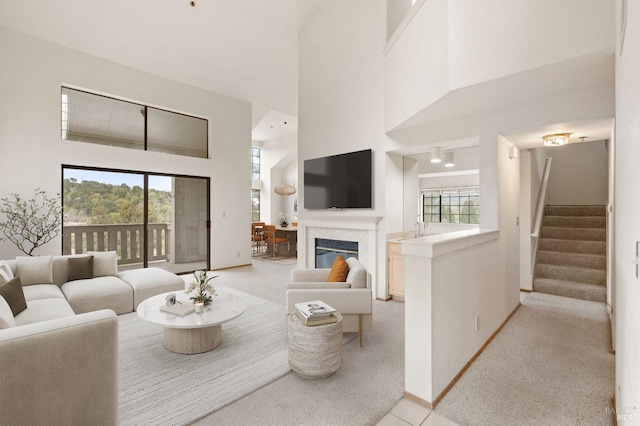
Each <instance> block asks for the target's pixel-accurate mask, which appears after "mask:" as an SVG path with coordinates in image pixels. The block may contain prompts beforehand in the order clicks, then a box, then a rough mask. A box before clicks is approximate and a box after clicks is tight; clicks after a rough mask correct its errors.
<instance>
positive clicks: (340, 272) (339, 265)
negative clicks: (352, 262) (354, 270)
mask: <svg viewBox="0 0 640 426" xmlns="http://www.w3.org/2000/svg"><path fill="white" fill-rule="evenodd" d="M348 273H349V264H348V263H347V262H346V261H345V260H344V258H343V257H342V256H340V255H338V256H336V259H335V260H334V261H333V266H331V271H330V272H329V282H330V283H341V282H345V280H346V279H347V274H348Z"/></svg>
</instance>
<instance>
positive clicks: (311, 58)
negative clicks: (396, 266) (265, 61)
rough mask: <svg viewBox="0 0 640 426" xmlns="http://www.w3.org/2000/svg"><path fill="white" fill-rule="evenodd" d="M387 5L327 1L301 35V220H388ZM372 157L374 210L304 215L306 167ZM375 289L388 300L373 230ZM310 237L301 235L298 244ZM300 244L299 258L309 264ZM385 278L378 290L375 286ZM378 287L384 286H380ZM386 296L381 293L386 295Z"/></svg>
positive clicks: (381, 234)
mask: <svg viewBox="0 0 640 426" xmlns="http://www.w3.org/2000/svg"><path fill="white" fill-rule="evenodd" d="M385 10H386V3H385V1H384V0H352V1H349V2H344V1H339V0H325V1H323V2H321V5H320V7H319V8H318V10H317V13H316V14H315V15H314V16H313V17H312V19H311V20H310V21H309V22H308V23H307V25H306V26H305V27H304V28H302V30H301V31H300V41H299V45H300V54H299V61H300V62H299V64H300V65H299V102H298V110H299V111H298V112H299V117H300V119H299V122H298V177H299V179H298V182H299V186H300V193H299V216H300V222H301V224H303V223H304V217H305V215H307V216H308V217H309V216H314V217H316V216H321V217H325V218H333V219H339V218H344V217H351V218H354V217H366V218H371V217H378V218H379V217H383V216H384V212H385V186H386V182H385V167H386V164H387V156H386V154H385V150H384V149H383V146H384V142H385V140H386V136H385V134H384V87H385V83H384V64H383V56H382V50H383V48H384V45H385V29H386V16H385ZM369 148H371V149H372V150H373V175H374V179H373V191H374V192H373V208H371V209H346V210H344V211H324V210H314V211H309V210H305V209H304V187H303V180H304V176H303V171H304V163H303V162H304V160H307V159H311V158H317V157H322V156H325V155H333V154H340V153H345V152H351V151H357V150H362V149H369ZM376 226H377V227H378V228H379V229H378V230H377V232H378V238H377V242H376V244H377V247H376V248H375V253H376V264H375V265H369V266H368V270H369V272H371V274H372V277H371V278H372V285H373V288H374V291H376V292H378V297H384V294H383V293H384V292H386V285H384V284H385V281H384V277H385V275H386V266H385V265H386V259H385V243H386V240H385V235H386V233H385V231H384V224H383V221H382V222H380V224H379V225H378V224H377V225H376ZM303 235H305V234H304V233H300V234H299V236H303ZM305 246H306V245H305V244H299V246H298V248H299V257H300V256H302V257H303V258H306V252H305V250H306V247H305ZM378 277H380V282H379V281H378V279H379V278H378ZM379 284H380V285H379ZM381 292H382V293H381Z"/></svg>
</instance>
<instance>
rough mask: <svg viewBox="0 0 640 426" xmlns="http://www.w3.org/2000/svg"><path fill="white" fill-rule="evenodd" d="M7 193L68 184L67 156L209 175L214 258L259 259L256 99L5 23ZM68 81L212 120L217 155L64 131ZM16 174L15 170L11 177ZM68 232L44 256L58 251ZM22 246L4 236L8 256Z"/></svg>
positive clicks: (1, 128)
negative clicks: (116, 143)
mask: <svg viewBox="0 0 640 426" xmlns="http://www.w3.org/2000/svg"><path fill="white" fill-rule="evenodd" d="M0 56H1V57H2V58H3V60H2V67H0V93H2V102H1V103H0V117H1V118H0V120H1V122H0V141H1V142H2V155H1V156H0V169H1V170H2V174H3V176H4V179H3V181H2V184H1V187H0V193H1V194H2V195H6V194H7V193H10V192H17V193H20V194H32V193H33V190H34V188H36V187H41V188H42V189H44V190H46V191H47V192H48V193H49V194H50V195H52V194H55V193H56V192H59V191H60V190H61V185H62V169H61V165H62V164H68V165H78V166H92V167H105V168H116V169H125V170H140V171H148V172H159V173H174V174H183V175H192V176H208V177H210V178H211V221H212V226H211V265H212V267H214V268H216V267H226V266H234V265H239V264H246V263H249V262H250V261H251V251H250V250H251V248H250V241H249V239H248V238H247V226H248V225H247V224H248V222H250V220H251V203H250V198H249V196H248V194H249V193H250V191H249V189H250V185H251V182H250V173H249V170H250V164H251V163H250V150H249V147H250V144H251V105H250V104H248V103H246V102H241V101H238V100H234V99H231V98H228V97H224V96H220V95H217V94H215V93H211V92H207V91H204V90H201V89H197V88H194V87H191V86H187V85H184V84H181V83H177V82H175V81H170V80H167V79H164V78H160V77H156V76H154V75H151V74H148V73H145V72H140V71H136V70H134V69H132V68H128V67H125V66H122V65H118V64H115V63H113V62H109V61H106V60H102V59H99V58H96V57H93V56H90V55H86V54H83V53H80V52H77V51H74V50H71V49H67V48H64V47H60V46H57V45H54V44H51V43H48V42H44V41H41V40H38V39H35V38H32V37H28V36H25V35H22V34H20V33H17V32H14V31H11V30H7V29H3V28H0ZM61 84H69V85H73V86H77V87H82V88H86V89H90V90H94V91H97V92H100V93H105V94H111V95H113V96H117V97H122V98H126V99H130V100H134V101H138V102H142V103H145V104H148V105H153V106H160V107H163V108H167V109H170V110H175V111H178V112H186V113H190V114H194V115H198V116H202V117H206V118H208V119H209V156H210V159H201V158H191V157H185V156H178V155H169V154H163V153H156V152H145V151H137V150H131V149H125V148H116V147H109V146H101V145H95V144H90V143H82V142H72V141H65V140H61V139H60V86H61ZM9 176H10V177H11V178H8V177H9ZM60 252H61V239H60V237H58V238H57V239H56V240H54V241H52V242H50V243H49V244H47V245H46V246H44V247H43V248H42V250H40V251H38V253H37V254H59V253H60ZM16 254H18V252H17V251H16V250H15V249H14V248H13V246H12V245H11V244H9V243H7V242H3V243H1V244H0V258H8V257H13V256H14V255H16Z"/></svg>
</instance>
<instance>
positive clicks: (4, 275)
mask: <svg viewBox="0 0 640 426" xmlns="http://www.w3.org/2000/svg"><path fill="white" fill-rule="evenodd" d="M11 279H13V271H12V270H11V266H9V264H8V263H7V262H6V261H4V260H2V261H0V285H2V284H6V283H8V282H9V280H11Z"/></svg>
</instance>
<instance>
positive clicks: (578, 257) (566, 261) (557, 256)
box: [536, 250, 607, 270]
mask: <svg viewBox="0 0 640 426" xmlns="http://www.w3.org/2000/svg"><path fill="white" fill-rule="evenodd" d="M536 259H537V262H538V263H542V264H548V265H565V266H579V267H582V268H592V269H603V270H606V269H607V257H606V256H605V255H603V254H590V253H570V252H562V251H549V250H540V251H538V256H537V257H536Z"/></svg>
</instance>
